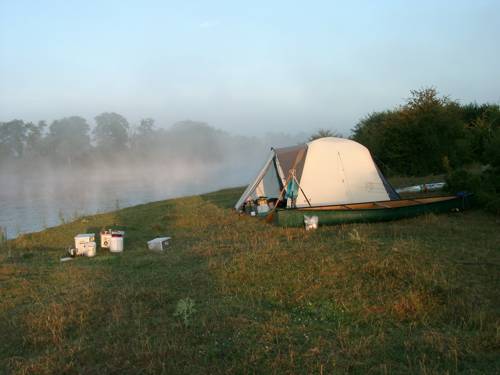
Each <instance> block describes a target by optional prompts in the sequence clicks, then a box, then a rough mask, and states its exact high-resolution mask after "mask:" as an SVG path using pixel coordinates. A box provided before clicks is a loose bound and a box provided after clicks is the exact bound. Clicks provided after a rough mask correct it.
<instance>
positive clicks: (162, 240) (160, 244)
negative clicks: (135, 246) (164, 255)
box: [148, 237, 171, 251]
mask: <svg viewBox="0 0 500 375" xmlns="http://www.w3.org/2000/svg"><path fill="white" fill-rule="evenodd" d="M170 240H171V237H157V238H154V239H152V240H151V241H148V249H149V250H154V251H163V250H165V249H166V248H167V246H168V245H169V243H170Z"/></svg>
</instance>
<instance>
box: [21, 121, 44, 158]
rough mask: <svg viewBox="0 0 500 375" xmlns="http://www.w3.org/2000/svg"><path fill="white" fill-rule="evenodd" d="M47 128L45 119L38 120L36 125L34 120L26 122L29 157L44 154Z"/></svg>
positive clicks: (27, 152)
mask: <svg viewBox="0 0 500 375" xmlns="http://www.w3.org/2000/svg"><path fill="white" fill-rule="evenodd" d="M45 128H47V123H46V122H45V121H38V124H37V125H35V124H33V123H32V122H29V123H27V124H26V150H25V154H27V155H28V157H31V158H33V157H38V156H42V154H43V152H44V133H45Z"/></svg>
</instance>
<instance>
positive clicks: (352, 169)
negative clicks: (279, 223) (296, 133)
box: [235, 137, 399, 210]
mask: <svg viewBox="0 0 500 375" xmlns="http://www.w3.org/2000/svg"><path fill="white" fill-rule="evenodd" d="M293 182H294V183H295V184H294V183H293ZM291 190H295V191H291ZM282 193H285V196H289V197H293V198H294V200H295V206H296V207H309V206H311V207H314V206H327V205H340V204H350V203H362V202H372V201H384V200H392V199H399V195H398V194H397V193H396V191H395V190H394V188H393V187H392V186H391V185H390V184H389V183H388V182H387V180H386V179H385V177H384V176H383V175H382V173H380V170H379V169H378V167H377V165H376V164H375V162H374V161H373V158H372V156H371V154H370V151H368V149H367V148H366V147H364V146H363V145H361V144H359V143H357V142H355V141H351V140H348V139H344V138H335V137H325V138H319V139H316V140H314V141H311V142H308V143H305V144H300V145H297V146H291V147H285V148H277V149H271V154H270V155H269V157H268V159H267V161H266V163H265V164H264V166H263V168H262V169H261V171H260V172H259V174H258V175H257V177H256V178H255V180H254V181H253V182H252V183H251V184H250V185H249V186H248V187H247V189H246V190H245V192H244V193H243V195H242V196H241V197H240V199H239V200H238V202H237V203H236V205H235V209H236V210H241V209H242V207H243V205H244V203H245V202H247V201H249V200H254V199H257V198H259V197H267V198H268V199H269V198H281V197H282V196H283V195H282Z"/></svg>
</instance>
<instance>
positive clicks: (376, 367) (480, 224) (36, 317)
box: [0, 180, 500, 374]
mask: <svg viewBox="0 0 500 375" xmlns="http://www.w3.org/2000/svg"><path fill="white" fill-rule="evenodd" d="M405 182H406V180H405ZM414 182H416V183H418V182H419V181H416V180H414ZM242 190H243V189H242V188H234V189H226V190H221V191H217V192H214V193H209V194H203V195H199V196H190V197H184V198H179V199H172V200H166V201H159V202H153V203H149V204H143V205H138V206H134V207H129V208H124V209H120V210H117V211H114V212H109V213H105V214H98V215H92V216H86V217H82V218H79V219H77V220H76V221H73V222H69V223H65V224H63V225H60V226H57V227H53V228H49V229H47V230H44V231H41V232H37V233H31V234H26V235H21V236H19V237H18V238H16V239H14V240H9V241H7V242H6V243H4V244H3V245H1V250H0V288H1V291H2V298H1V299H0V332H2V335H1V338H0V373H12V374H52V373H86V374H102V373H120V374H136V373H143V374H158V373H190V374H202V373H235V372H236V373H255V372H269V373H348V372H349V373H369V372H373V373H426V374H438V373H439V374H441V373H498V372H500V356H499V355H498V354H499V350H500V329H499V327H500V306H499V304H498V301H499V300H500V277H499V275H500V253H499V249H500V237H499V236H498V217H496V216H494V215H492V214H489V213H487V212H484V211H482V210H471V211H467V212H464V213H455V214H445V215H427V216H422V217H417V218H413V219H406V220H401V221H396V222H389V223H377V224H352V225H339V226H331V227H320V228H319V229H318V230H316V231H313V232H305V231H304V230H303V229H301V228H278V227H275V226H272V225H269V224H266V223H264V222H263V221H261V220H258V219H255V218H251V217H246V216H240V215H238V214H237V213H235V212H234V211H233V210H232V209H231V207H232V205H233V204H234V202H235V201H236V200H237V198H238V197H239V195H240V194H241V193H242ZM105 227H115V228H119V229H123V230H125V231H126V234H127V237H126V239H125V251H124V252H123V253H122V254H120V255H112V254H110V253H109V252H107V251H103V250H100V249H99V250H98V254H97V256H96V257H95V258H77V259H75V260H73V261H71V262H66V263H61V262H59V258H60V257H61V256H64V255H65V248H66V247H68V246H70V245H71V244H72V242H73V237H74V235H75V234H77V233H85V232H96V233H97V232H99V230H100V229H101V228H105ZM159 235H169V236H171V237H172V242H171V245H170V247H169V248H168V249H167V251H165V252H164V253H154V252H151V251H148V250H147V248H146V241H147V240H150V239H151V238H154V237H157V236H159Z"/></svg>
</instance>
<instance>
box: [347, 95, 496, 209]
mask: <svg viewBox="0 0 500 375" xmlns="http://www.w3.org/2000/svg"><path fill="white" fill-rule="evenodd" d="M352 138H353V139H354V140H356V141H358V142H360V143H361V144H363V145H365V146H367V147H368V149H370V151H371V152H372V154H373V155H374V157H375V159H376V160H377V162H378V164H379V165H380V166H381V168H382V169H383V170H384V172H385V173H386V174H389V175H402V176H425V175H429V174H446V178H447V181H448V186H449V189H450V190H452V191H458V190H468V191H473V192H476V193H477V196H478V198H479V201H480V202H482V203H483V204H484V205H486V206H488V207H490V208H492V210H493V211H495V212H499V213H500V107H499V105H498V104H489V103H486V104H477V103H469V104H460V103H459V102H458V101H456V100H452V99H450V98H449V97H447V96H440V95H439V93H438V92H437V90H436V89H435V88H425V89H422V90H415V91H411V93H410V97H409V98H408V99H407V100H406V101H405V103H404V104H403V105H400V106H398V107H396V108H393V109H390V110H386V111H381V112H373V113H371V114H369V115H368V116H366V117H365V118H363V119H362V120H361V121H359V122H358V124H357V125H356V126H355V127H354V129H353V135H352ZM473 170H476V171H480V172H481V173H473V172H471V171H473Z"/></svg>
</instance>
